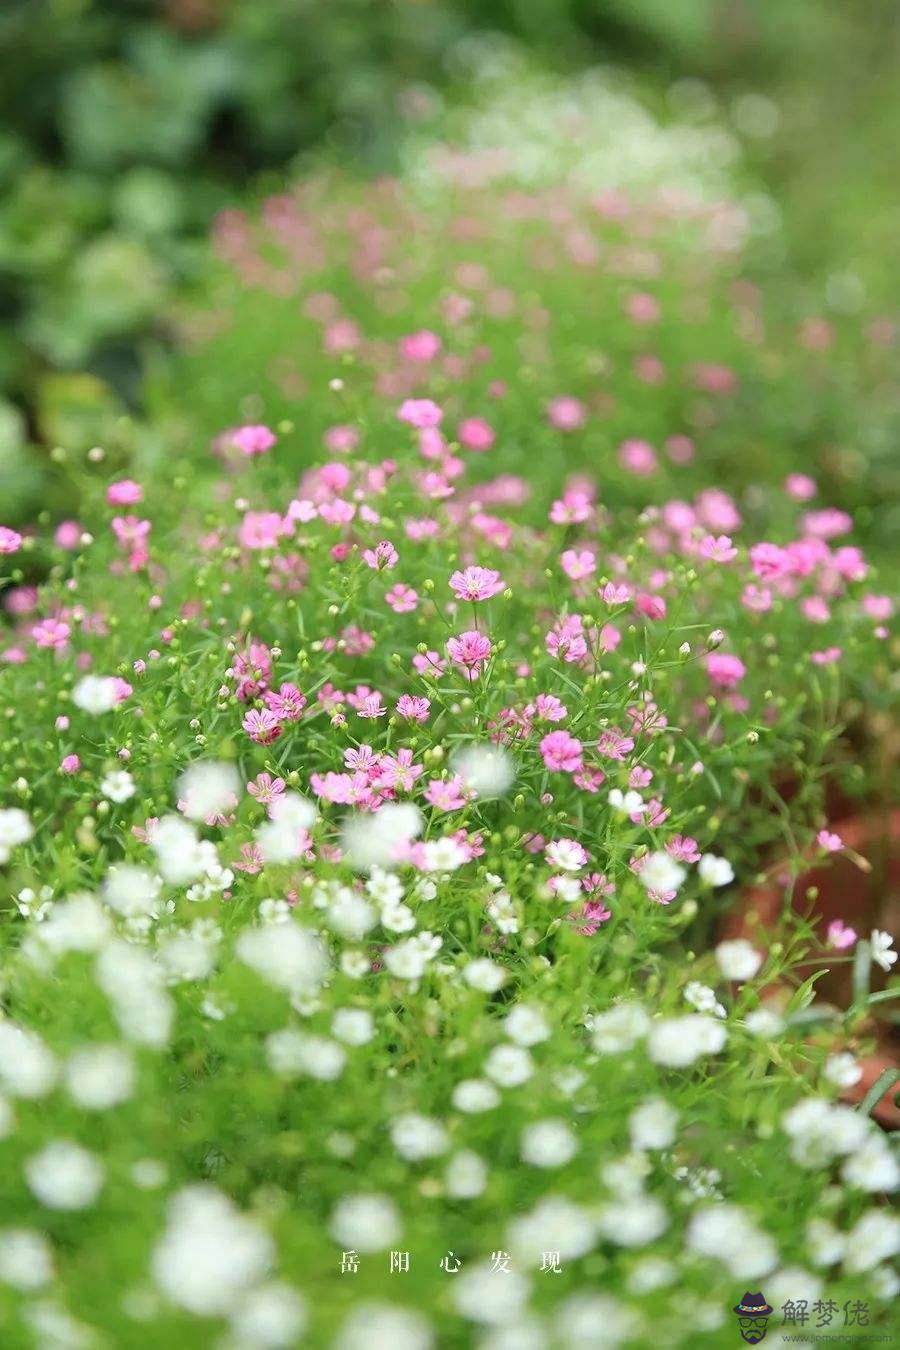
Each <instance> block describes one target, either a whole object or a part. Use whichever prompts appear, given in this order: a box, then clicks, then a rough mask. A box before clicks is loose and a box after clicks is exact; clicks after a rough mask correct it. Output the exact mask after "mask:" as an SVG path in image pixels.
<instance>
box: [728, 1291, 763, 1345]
mask: <svg viewBox="0 0 900 1350" xmlns="http://www.w3.org/2000/svg"><path fill="white" fill-rule="evenodd" d="M732 1312H735V1313H737V1315H738V1318H739V1319H740V1320H739V1322H738V1327H739V1330H740V1333H741V1337H742V1339H743V1340H745V1341H746V1342H747V1344H748V1345H759V1343H760V1341H761V1340H762V1339H763V1338H764V1337H765V1334H766V1331H767V1329H768V1323H769V1318H770V1317H771V1315H772V1309H771V1308H770V1307H769V1304H768V1303H767V1302H766V1300H765V1297H764V1296H763V1295H762V1294H750V1293H745V1294H744V1297H743V1298H742V1299H741V1301H740V1303H738V1304H737V1305H736V1307H734V1308H733V1309H732Z"/></svg>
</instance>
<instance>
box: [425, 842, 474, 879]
mask: <svg viewBox="0 0 900 1350" xmlns="http://www.w3.org/2000/svg"><path fill="white" fill-rule="evenodd" d="M421 850H422V852H421V858H420V865H421V867H422V868H423V870H424V871H426V872H455V871H457V869H458V868H460V867H462V866H463V865H464V864H465V863H466V862H468V860H469V855H468V854H467V853H466V850H465V849H464V848H463V846H462V844H461V843H460V842H459V840H458V839H454V838H453V837H452V836H451V835H445V837H444V838H443V839H426V841H425V843H424V844H422V845H421Z"/></svg>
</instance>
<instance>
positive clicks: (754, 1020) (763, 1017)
mask: <svg viewBox="0 0 900 1350" xmlns="http://www.w3.org/2000/svg"><path fill="white" fill-rule="evenodd" d="M744 1026H745V1027H746V1028H747V1030H748V1031H749V1032H750V1035H751V1036H759V1037H760V1038H761V1039H763V1040H770V1039H772V1038H773V1037H774V1036H780V1035H781V1033H782V1032H783V1031H784V1028H785V1026H786V1023H785V1020H784V1018H783V1017H781V1016H780V1015H779V1014H778V1013H777V1012H774V1011H773V1009H771V1008H754V1009H753V1011H752V1012H748V1013H747V1016H746V1017H745V1018H744Z"/></svg>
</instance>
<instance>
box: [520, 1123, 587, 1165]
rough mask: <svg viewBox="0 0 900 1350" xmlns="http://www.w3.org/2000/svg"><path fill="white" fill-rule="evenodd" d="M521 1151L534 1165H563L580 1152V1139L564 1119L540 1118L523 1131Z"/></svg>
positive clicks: (526, 1160)
mask: <svg viewBox="0 0 900 1350" xmlns="http://www.w3.org/2000/svg"><path fill="white" fill-rule="evenodd" d="M520 1152H521V1156H522V1161H523V1162H527V1163H530V1164H531V1166H532V1167H563V1166H565V1164H566V1163H567V1162H571V1160H572V1159H573V1158H574V1157H575V1154H576V1153H577V1152H578V1140H577V1139H576V1138H575V1135H574V1134H573V1133H572V1131H571V1130H570V1128H569V1126H568V1125H567V1124H566V1122H565V1121H564V1120H538V1121H536V1122H535V1123H534V1124H533V1125H526V1126H525V1129H524V1130H523V1131H522V1143H521V1148H520Z"/></svg>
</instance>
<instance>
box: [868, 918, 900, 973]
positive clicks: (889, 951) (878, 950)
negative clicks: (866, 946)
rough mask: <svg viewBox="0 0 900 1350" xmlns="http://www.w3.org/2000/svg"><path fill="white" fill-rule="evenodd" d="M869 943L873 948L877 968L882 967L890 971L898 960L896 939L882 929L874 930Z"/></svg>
mask: <svg viewBox="0 0 900 1350" xmlns="http://www.w3.org/2000/svg"><path fill="white" fill-rule="evenodd" d="M869 942H870V944H871V947H872V960H873V961H874V962H875V964H876V966H881V969H882V970H890V968H891V966H892V965H893V964H894V962H895V961H896V960H897V953H896V952H895V951H894V939H893V938H892V937H891V935H890V933H885V932H884V930H883V929H881V928H873V929H872V933H871V936H870V938H869Z"/></svg>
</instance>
